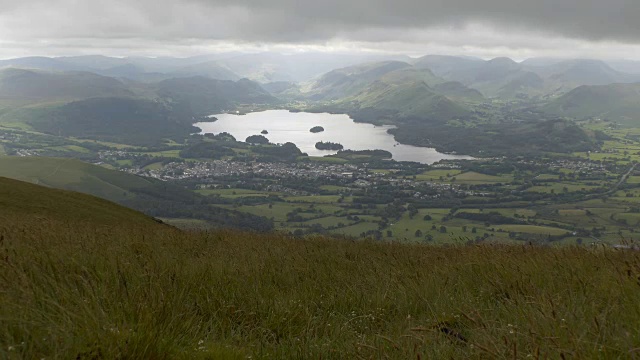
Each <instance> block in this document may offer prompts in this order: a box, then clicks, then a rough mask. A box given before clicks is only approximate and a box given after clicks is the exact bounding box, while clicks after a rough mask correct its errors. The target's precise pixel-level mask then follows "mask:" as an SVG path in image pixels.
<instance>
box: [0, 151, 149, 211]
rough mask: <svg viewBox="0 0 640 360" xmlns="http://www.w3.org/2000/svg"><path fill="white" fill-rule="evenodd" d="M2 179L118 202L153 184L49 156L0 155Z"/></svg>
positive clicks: (142, 179)
mask: <svg viewBox="0 0 640 360" xmlns="http://www.w3.org/2000/svg"><path fill="white" fill-rule="evenodd" d="M0 176H3V177H7V178H12V179H17V180H21V181H27V182H30V183H34V184H39V185H44V186H48V187H52V188H59V189H66V190H72V191H78V192H82V193H86V194H91V195H94V196H98V197H101V198H104V199H108V200H111V201H116V202H118V201H124V200H127V199H128V198H131V197H134V196H135V195H134V194H133V193H132V192H131V189H141V188H145V187H152V186H153V185H154V182H152V181H150V180H148V179H145V178H142V177H139V176H135V175H130V174H127V173H123V172H119V171H114V170H109V169H105V168H103V167H100V166H95V165H91V164H87V163H84V162H82V161H80V160H74V159H55V158H46V157H13V156H0Z"/></svg>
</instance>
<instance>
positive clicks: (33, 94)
mask: <svg viewBox="0 0 640 360" xmlns="http://www.w3.org/2000/svg"><path fill="white" fill-rule="evenodd" d="M133 95H134V93H133V91H131V90H130V89H129V88H128V87H127V86H126V85H125V84H124V83H122V82H121V81H118V80H116V79H114V78H110V77H105V76H100V75H97V74H93V73H89V72H65V73H62V72H44V71H36V70H23V69H5V70H1V71H0V99H1V100H23V101H24V100H27V101H53V100H65V99H87V98H92V97H106V96H119V97H124V96H133Z"/></svg>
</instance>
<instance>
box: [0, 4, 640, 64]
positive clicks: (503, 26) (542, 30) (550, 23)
mask: <svg viewBox="0 0 640 360" xmlns="http://www.w3.org/2000/svg"><path fill="white" fill-rule="evenodd" d="M638 18H640V1H637V0H607V1H604V0H598V1H596V0H535V1H532V0H527V1H522V0H323V1H317V0H315V1H306V0H270V1H266V0H136V1H130V0H127V1H124V0H111V1H107V0H48V1H45V0H21V1H17V0H12V1H8V0H0V46H1V47H2V49H4V50H5V51H4V52H5V53H12V52H17V51H33V52H34V53H37V52H38V51H40V52H43V51H49V52H63V51H64V50H65V49H67V50H68V51H77V50H78V49H96V50H97V49H110V50H112V51H117V49H121V51H122V52H123V53H126V52H127V51H131V52H140V51H163V48H164V50H165V51H167V52H171V51H180V50H179V49H190V50H191V51H193V50H194V49H202V50H203V49H207V48H210V47H212V46H222V45H224V46H227V47H242V46H248V45H252V46H255V45H256V44H268V45H270V46H283V47H287V46H289V47H292V46H293V47H299V46H303V47H304V46H315V45H323V46H334V47H335V46H337V47H347V48H348V47H353V46H355V44H358V45H357V46H364V47H366V48H371V49H388V50H392V51H394V50H400V49H405V48H410V49H413V50H414V51H416V52H420V51H425V50H427V49H429V48H447V47H449V48H453V49H459V50H460V49H462V50H464V49H465V48H466V49H479V50H480V51H485V52H493V51H496V50H497V51H499V49H501V48H502V49H505V51H506V52H509V51H511V52H518V51H519V52H523V53H526V52H527V51H534V52H535V51H538V50H539V51H542V52H545V53H549V52H555V51H556V50H560V48H559V47H558V45H559V44H562V46H565V47H564V49H565V50H574V51H575V47H578V48H581V47H588V46H589V44H593V46H594V48H595V49H594V50H596V51H599V50H598V49H597V48H598V47H601V46H602V44H606V45H607V46H613V47H618V48H620V49H622V47H624V46H628V51H632V52H635V51H636V50H637V46H636V44H640V21H637V19H638ZM545 42H546V43H545ZM569 44H571V45H572V46H573V49H571V48H566V45H569ZM390 47H393V48H391V49H390ZM12 49H13V50H12ZM605 52H606V50H605ZM621 52H624V51H622V50H621ZM638 55H640V54H638Z"/></svg>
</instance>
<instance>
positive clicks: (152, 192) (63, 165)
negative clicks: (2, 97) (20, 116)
mask: <svg viewBox="0 0 640 360" xmlns="http://www.w3.org/2000/svg"><path fill="white" fill-rule="evenodd" d="M0 176H3V177H8V178H13V179H17V180H22V181H28V182H31V183H34V184H39V185H45V186H49V187H53V188H59V189H66V190H73V191H78V192H82V193H86V194H91V195H94V196H98V197H101V198H104V199H107V200H110V201H114V202H117V203H118V204H120V205H124V206H127V207H129V208H132V209H136V210H138V211H141V212H143V213H145V214H147V215H150V216H154V217H158V218H159V217H162V218H169V219H191V220H192V219H196V220H203V221H204V222H205V223H206V224H207V226H208V227H230V228H242V229H252V230H257V231H266V230H271V229H272V228H273V223H272V222H271V221H269V220H268V219H265V218H263V217H258V216H254V215H251V214H244V213H240V212H237V211H232V210H227V209H223V208H220V207H217V206H216V205H217V203H216V202H215V201H214V200H215V199H213V198H208V197H205V196H202V195H199V194H196V193H194V192H192V191H189V190H187V189H184V188H182V187H180V186H176V185H171V184H167V183H165V182H162V181H159V180H153V179H147V178H143V177H139V176H135V175H131V174H127V173H123V172H119V171H114V170H109V169H105V168H102V167H100V166H95V165H91V164H87V163H83V162H81V161H79V160H73V159H55V158H46V157H7V156H0ZM178 222H179V221H178Z"/></svg>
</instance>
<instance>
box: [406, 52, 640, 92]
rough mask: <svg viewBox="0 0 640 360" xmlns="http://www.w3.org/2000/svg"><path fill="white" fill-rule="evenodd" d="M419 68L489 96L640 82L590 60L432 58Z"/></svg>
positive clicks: (428, 58)
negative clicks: (519, 60) (516, 60)
mask: <svg viewBox="0 0 640 360" xmlns="http://www.w3.org/2000/svg"><path fill="white" fill-rule="evenodd" d="M414 66H415V67H416V68H428V69H430V70H432V71H433V73H434V74H435V75H437V76H439V77H441V78H444V79H446V80H449V81H457V82H460V83H462V84H464V85H465V86H467V87H470V88H473V89H476V90H478V91H480V92H481V93H482V94H484V95H485V96H488V97H498V98H507V99H508V98H513V97H519V96H523V95H525V96H539V95H556V94H562V93H565V92H567V91H570V90H572V89H574V88H576V87H578V86H581V85H607V84H613V83H632V82H635V81H640V78H639V77H638V75H633V74H627V73H623V72H620V71H617V70H614V69H613V68H612V67H610V66H609V65H608V64H606V63H605V62H603V61H598V60H588V59H574V60H561V59H545V58H534V59H528V60H525V61H523V62H521V63H517V62H515V61H513V60H511V59H509V58H495V59H492V60H488V61H484V60H481V59H476V58H465V57H455V56H437V55H429V56H425V57H423V58H420V59H418V60H417V61H416V62H415V64H414Z"/></svg>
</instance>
